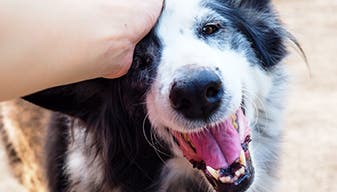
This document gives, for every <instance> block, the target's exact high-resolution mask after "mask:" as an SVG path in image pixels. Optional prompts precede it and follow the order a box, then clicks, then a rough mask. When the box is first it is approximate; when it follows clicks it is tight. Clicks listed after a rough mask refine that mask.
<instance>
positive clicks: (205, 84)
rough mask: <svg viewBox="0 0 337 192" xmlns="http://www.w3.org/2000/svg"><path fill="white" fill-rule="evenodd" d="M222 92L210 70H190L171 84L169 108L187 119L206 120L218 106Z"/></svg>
mask: <svg viewBox="0 0 337 192" xmlns="http://www.w3.org/2000/svg"><path fill="white" fill-rule="evenodd" d="M223 94H224V90H223V87H222V83H221V79H220V78H219V76H218V75H217V74H215V73H214V72H212V71H210V70H205V69H203V70H192V71H189V72H188V74H187V77H185V78H183V79H180V80H177V81H175V82H174V83H173V85H172V87H171V91H170V96H169V97H170V101H171V106H172V108H174V109H175V110H177V111H178V112H180V113H182V114H183V115H184V116H185V117H186V118H189V119H207V118H208V117H209V116H210V115H211V114H213V113H214V112H215V111H216V110H217V109H218V108H219V106H220V104H221V100H222V96H223Z"/></svg>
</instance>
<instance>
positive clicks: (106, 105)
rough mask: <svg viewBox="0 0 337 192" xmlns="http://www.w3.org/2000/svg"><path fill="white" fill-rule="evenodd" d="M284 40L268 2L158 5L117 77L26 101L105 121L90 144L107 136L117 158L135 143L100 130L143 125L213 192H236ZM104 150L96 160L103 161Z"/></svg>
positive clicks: (250, 172) (248, 176)
mask: <svg viewBox="0 0 337 192" xmlns="http://www.w3.org/2000/svg"><path fill="white" fill-rule="evenodd" d="M286 36H287V33H286V32H285V31H284V29H283V28H282V27H281V25H280V23H279V21H278V19H277V18H276V17H275V15H274V12H273V10H272V9H271V7H270V3H269V1H268V0H230V1H223V0H183V1H181V0H167V1H166V4H165V7H164V10H163V13H162V15H161V17H160V20H159V22H158V24H157V25H156V27H155V29H154V30H153V31H152V32H151V33H150V34H149V35H148V36H147V37H146V38H144V39H143V40H142V41H141V42H140V43H139V44H138V45H137V47H136V50H135V56H134V62H133V65H132V68H131V69H130V71H129V73H128V74H127V75H126V76H124V77H122V78H120V79H116V80H105V79H96V80H91V81H86V82H82V83H77V84H73V85H68V86H62V87H58V88H53V89H50V90H46V91H43V92H40V93H37V94H34V95H31V96H28V97H26V99H27V100H30V101H32V102H34V103H36V104H38V105H41V106H44V107H47V108H49V109H52V110H56V111H60V112H63V113H67V114H69V115H72V116H75V117H78V118H80V119H82V120H83V121H84V122H86V123H88V124H89V125H96V128H97V126H98V124H99V123H97V121H99V120H98V119H101V118H102V116H103V118H107V119H109V118H110V119H109V120H105V121H104V123H109V122H110V126H107V127H109V128H108V129H104V131H102V133H99V134H98V135H97V137H102V138H103V139H102V140H103V141H104V142H106V140H112V138H113V140H114V141H111V142H108V144H102V145H103V148H104V146H106V145H109V144H112V143H113V142H118V141H120V143H123V144H122V145H123V146H121V149H116V146H115V147H114V150H117V151H118V150H125V149H129V148H132V147H133V146H132V145H133V143H132V142H135V141H130V142H125V141H123V140H122V139H125V138H118V137H120V135H123V134H127V135H128V136H130V137H133V136H134V134H132V133H133V131H131V132H132V133H130V130H128V131H127V133H126V130H119V131H113V130H110V129H113V128H115V129H116V127H118V126H119V127H137V126H138V127H139V124H141V125H142V124H143V120H144V119H146V117H148V119H149V122H150V124H151V126H152V127H153V129H154V130H155V131H156V133H157V135H159V136H160V138H161V139H163V140H164V141H165V143H166V144H167V146H169V147H170V150H171V151H172V153H174V154H175V155H177V156H184V157H185V158H186V159H187V160H189V161H190V162H191V163H192V164H193V165H194V167H196V168H198V169H200V170H202V172H203V173H204V175H205V176H206V177H207V178H208V180H209V181H210V184H212V185H213V186H214V187H215V188H216V189H217V191H223V192H224V191H235V192H239V191H245V190H246V189H247V188H248V187H249V185H250V184H251V182H252V181H253V176H254V166H253V165H254V158H255V157H256V155H255V154H252V155H250V152H252V151H251V150H250V148H251V147H250V146H249V142H250V141H251V138H253V139H254V137H251V136H252V133H251V129H254V123H256V121H257V118H258V114H257V113H258V112H257V111H256V110H259V109H260V108H259V107H258V106H260V105H265V103H264V102H265V101H267V100H268V99H266V98H268V96H269V95H270V93H271V91H270V88H271V87H272V86H274V85H273V83H275V82H274V81H273V78H274V76H275V69H277V68H278V67H277V66H278V65H277V64H278V63H279V62H280V61H281V60H282V59H283V57H284V56H285V54H286V51H285V47H284V41H285V38H286ZM276 71H277V70H276ZM264 107H266V106H264ZM102 111H103V112H102ZM113 116H115V117H113ZM121 116H123V117H121ZM124 120H127V122H123V121H124ZM95 122H96V123H95ZM146 122H147V121H146ZM111 124H112V125H113V126H112V127H111ZM94 127H95V126H94ZM94 131H95V132H99V131H97V130H94ZM135 132H137V133H138V135H142V134H143V132H142V130H141V131H135ZM107 133H108V134H107ZM110 133H111V134H110ZM114 134H117V136H114ZM137 139H138V141H139V140H144V139H139V138H137ZM130 140H132V139H130ZM253 142H254V141H253ZM124 145H127V147H125V146H124ZM106 147H107V148H108V149H107V150H103V151H106V152H105V156H107V155H108V154H111V153H112V152H111V149H110V148H109V146H106ZM118 152H120V151H118ZM254 152H255V153H256V152H257V151H254ZM114 153H116V151H115V152H114ZM126 153H128V152H126ZM261 153H263V152H261ZM111 162H112V161H110V163H111ZM259 169H260V167H255V172H256V174H258V172H259ZM108 174H112V173H108ZM110 176H111V175H110ZM111 178H114V179H117V180H122V179H123V177H121V176H117V175H116V176H115V177H114V176H111ZM121 178H122V179H121Z"/></svg>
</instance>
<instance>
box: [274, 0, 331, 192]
mask: <svg viewBox="0 0 337 192" xmlns="http://www.w3.org/2000/svg"><path fill="white" fill-rule="evenodd" d="M274 3H275V6H276V9H277V10H278V11H279V14H280V16H281V19H282V20H283V22H284V23H285V25H286V26H287V28H288V29H289V30H290V32H292V33H293V34H294V36H295V37H296V38H297V39H298V40H299V42H300V44H301V46H302V47H303V49H304V51H305V54H306V55H307V57H308V61H309V65H310V68H311V76H310V73H309V71H308V68H307V67H306V65H305V63H304V61H303V59H302V58H301V57H300V55H299V54H298V53H296V51H294V50H292V54H291V55H290V56H289V57H288V59H287V61H286V63H287V65H288V68H289V71H290V75H291V86H290V88H291V90H290V92H289V99H288V100H289V102H288V103H289V105H288V107H287V108H288V109H287V113H286V116H285V122H286V124H285V126H284V128H285V129H284V130H285V135H284V145H283V153H282V156H281V157H282V169H281V173H280V181H281V183H280V187H279V190H278V191H277V192H284V191H289V192H317V191H322V192H337V117H336V116H337V0H274Z"/></svg>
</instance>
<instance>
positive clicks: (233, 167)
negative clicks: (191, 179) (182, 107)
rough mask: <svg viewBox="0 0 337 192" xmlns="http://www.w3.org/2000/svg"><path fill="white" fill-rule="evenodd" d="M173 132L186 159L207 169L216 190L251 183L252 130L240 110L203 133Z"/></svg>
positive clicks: (232, 190)
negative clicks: (250, 144) (250, 146)
mask: <svg viewBox="0 0 337 192" xmlns="http://www.w3.org/2000/svg"><path fill="white" fill-rule="evenodd" d="M171 132H172V134H173V136H174V138H175V140H176V142H177V144H178V146H179V147H180V149H181V150H182V152H183V154H184V156H185V158H186V159H188V160H189V161H190V162H191V163H192V165H193V167H195V168H197V169H200V170H202V171H203V172H204V174H205V176H206V178H207V179H208V180H209V182H210V183H211V184H212V185H213V187H214V188H215V189H216V191H218V192H243V191H245V190H247V188H248V187H249V186H250V185H251V183H252V181H253V177H254V168H253V166H252V162H251V157H250V153H249V149H248V145H249V143H250V141H251V139H250V138H251V137H250V135H251V129H250V127H249V126H248V121H247V119H246V117H245V115H244V113H243V112H242V110H241V109H239V110H238V111H237V112H236V113H235V114H233V115H231V116H230V117H228V118H227V119H225V120H224V121H222V122H221V123H218V124H216V125H212V126H207V127H205V128H204V129H202V131H200V132H196V133H182V132H177V131H172V130H171Z"/></svg>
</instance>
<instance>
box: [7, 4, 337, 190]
mask: <svg viewBox="0 0 337 192" xmlns="http://www.w3.org/2000/svg"><path fill="white" fill-rule="evenodd" d="M274 2H275V4H276V8H277V10H278V11H279V13H280V15H281V18H282V20H283V21H284V23H285V24H286V26H287V28H288V29H289V30H290V31H291V32H292V33H293V34H294V35H295V36H296V37H297V39H298V40H299V42H300V43H301V45H302V47H303V49H304V51H305V53H306V55H307V57H308V61H309V64H310V68H311V73H312V74H311V76H310V73H309V70H308V68H307V67H306V65H305V63H304V61H303V59H302V58H301V57H300V55H299V54H298V53H296V51H295V50H293V51H292V52H293V53H292V54H291V55H290V56H289V58H288V59H287V61H286V62H287V65H288V67H289V71H290V75H291V86H290V88H291V91H290V93H289V99H288V100H289V102H288V103H289V105H288V109H287V113H286V118H285V120H286V122H285V126H284V128H285V134H284V144H283V152H282V154H281V157H282V166H281V171H280V185H279V187H278V190H276V191H277V192H321V191H322V192H337V118H336V117H335V115H337V0H274ZM0 147H1V145H0ZM2 151H3V150H1V149H0V160H1V162H0V163H2V164H6V162H5V161H4V160H3V159H4V154H3V152H2ZM6 172H8V170H7V167H6V166H0V173H6ZM5 176H6V177H5ZM0 183H1V184H0V191H1V192H2V191H15V192H16V191H17V192H23V191H24V189H21V188H20V186H18V187H15V189H13V188H14V186H17V183H16V181H15V180H14V179H13V178H12V177H8V175H6V174H0ZM6 186H7V187H6Z"/></svg>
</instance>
